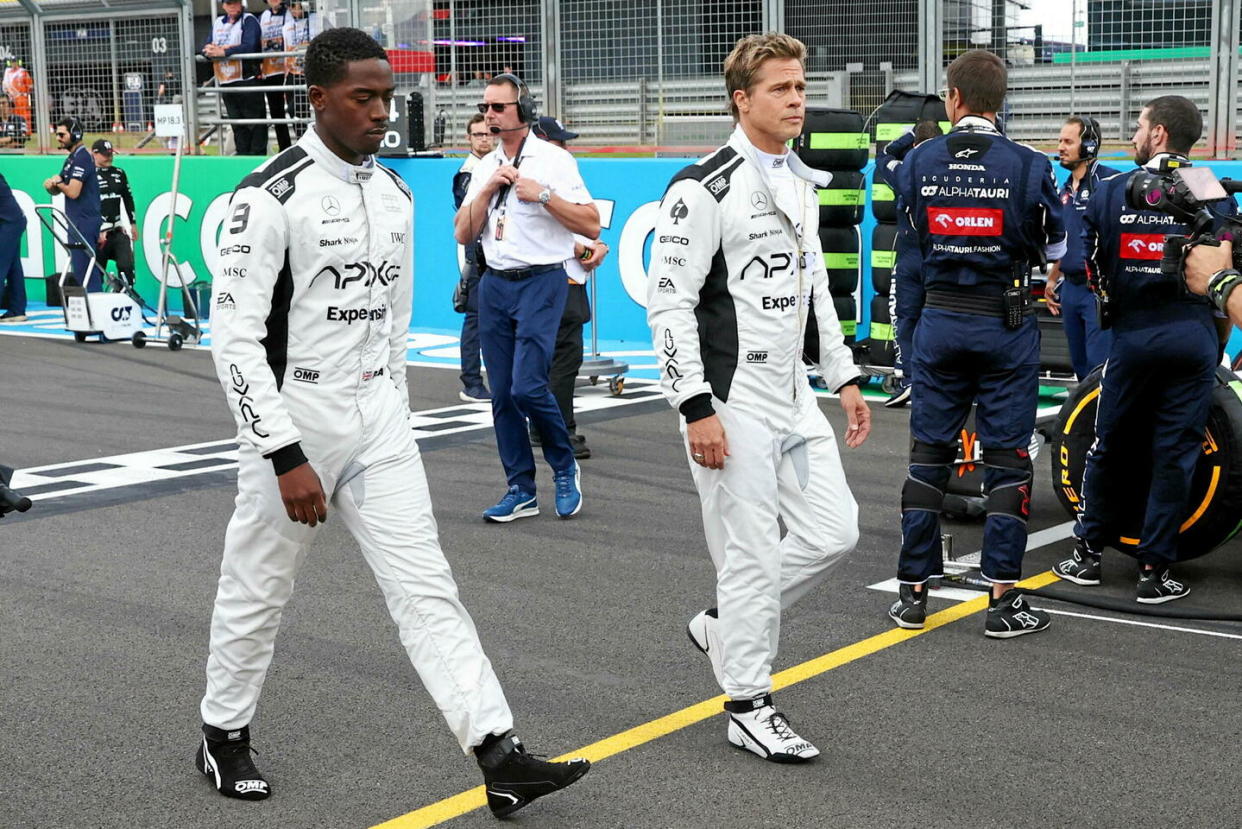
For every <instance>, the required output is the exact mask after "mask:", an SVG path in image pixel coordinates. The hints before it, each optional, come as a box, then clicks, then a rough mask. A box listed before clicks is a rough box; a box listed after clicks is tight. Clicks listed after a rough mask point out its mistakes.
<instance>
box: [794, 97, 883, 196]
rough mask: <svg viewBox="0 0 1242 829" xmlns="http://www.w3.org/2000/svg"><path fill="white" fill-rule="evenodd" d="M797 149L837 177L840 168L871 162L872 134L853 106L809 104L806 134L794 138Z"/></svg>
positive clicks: (810, 163)
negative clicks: (850, 107) (868, 132)
mask: <svg viewBox="0 0 1242 829" xmlns="http://www.w3.org/2000/svg"><path fill="white" fill-rule="evenodd" d="M794 151H795V152H797V153H798V157H799V158H801V159H802V160H803V161H804V162H806V164H807V166H808V167H814V168H815V169H817V170H831V171H832V173H833V178H834V179H835V178H836V177H837V175H838V172H837V171H838V170H861V169H862V168H863V167H865V166H867V159H868V157H869V156H870V154H871V136H870V135H868V134H867V130H866V125H865V122H864V121H863V117H862V115H860V114H859V113H857V112H855V111H854V110H852V109H830V108H828V107H807V108H806V120H805V121H803V126H802V134H801V135H800V136H798V137H797V138H796V139H794ZM834 184H835V182H834ZM821 204H822V202H821Z"/></svg>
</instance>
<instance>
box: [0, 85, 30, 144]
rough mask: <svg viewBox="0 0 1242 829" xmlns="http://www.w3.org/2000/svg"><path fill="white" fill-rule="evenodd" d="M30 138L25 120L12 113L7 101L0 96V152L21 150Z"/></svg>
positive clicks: (28, 127)
mask: <svg viewBox="0 0 1242 829" xmlns="http://www.w3.org/2000/svg"><path fill="white" fill-rule="evenodd" d="M29 137H30V125H29V124H27V123H26V119H25V118H22V117H21V116H20V115H15V114H14V113H13V107H12V106H10V105H9V99H8V98H5V97H3V96H0V150H22V149H25V148H26V139H27V138H29Z"/></svg>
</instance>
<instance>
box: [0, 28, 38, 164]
mask: <svg viewBox="0 0 1242 829" xmlns="http://www.w3.org/2000/svg"><path fill="white" fill-rule="evenodd" d="M33 55H34V50H33V47H32V45H31V39H30V24H29V23H25V22H22V23H8V24H5V23H0V64H3V65H4V86H3V92H2V93H0V99H3V104H0V151H7V152H22V151H24V150H25V149H26V146H27V145H28V144H29V143H30V142H31V135H32V133H33V132H34V125H35V124H36V123H37V122H36V120H35V117H34V104H35V97H34V92H35V79H34V76H33V75H32V74H31V71H30V68H29V67H30V65H31V64H32V63H33V61H32V57H33ZM14 119H20V123H18V121H16V120H14ZM35 140H36V142H37V137H36V138H35Z"/></svg>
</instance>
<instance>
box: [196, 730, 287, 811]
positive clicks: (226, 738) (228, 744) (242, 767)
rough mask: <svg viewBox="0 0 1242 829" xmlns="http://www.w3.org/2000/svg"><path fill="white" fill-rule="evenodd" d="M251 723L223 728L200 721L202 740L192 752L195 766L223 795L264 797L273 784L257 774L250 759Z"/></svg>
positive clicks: (267, 795)
mask: <svg viewBox="0 0 1242 829" xmlns="http://www.w3.org/2000/svg"><path fill="white" fill-rule="evenodd" d="M253 750H254V749H252V748H251V747H250V726H248V725H247V726H243V727H242V728H240V729H234V730H232V731H225V730H224V729H222V728H216V727H215V726H211V725H207V724H205V723H204V724H203V739H202V742H201V743H199V746H198V752H197V753H196V754H195V755H194V765H196V766H197V767H198V770H199V771H201V772H202V773H203V774H205V775H207V777H208V779H209V780H211V781H212V783H214V784H215V787H216V791H218V792H219V793H220V794H222V795H224V796H225V797H236V798H238V799H240V800H266V799H267V798H269V797H270V796H271V794H272V787H271V786H269V785H268V784H267V781H266V780H264V779H263V775H261V774H259V770H258V769H256V768H255V767H254V762H253V761H252V760H251V759H250V752H251V751H253Z"/></svg>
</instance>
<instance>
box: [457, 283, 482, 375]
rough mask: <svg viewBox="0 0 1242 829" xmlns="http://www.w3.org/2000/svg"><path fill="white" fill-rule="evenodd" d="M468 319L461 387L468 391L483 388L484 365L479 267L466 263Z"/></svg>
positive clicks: (464, 328) (463, 324)
mask: <svg viewBox="0 0 1242 829" xmlns="http://www.w3.org/2000/svg"><path fill="white" fill-rule="evenodd" d="M464 275H465V277H466V285H467V289H466V318H465V319H464V320H462V322H461V386H462V388H463V389H465V390H466V391H480V390H481V389H482V388H483V374H482V369H483V363H482V360H481V359H480V357H479V267H478V265H476V264H475V263H473V262H466V272H465V274H464Z"/></svg>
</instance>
